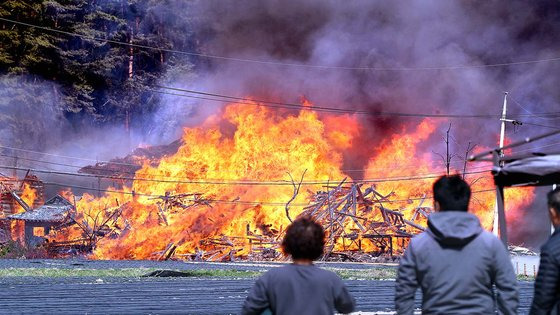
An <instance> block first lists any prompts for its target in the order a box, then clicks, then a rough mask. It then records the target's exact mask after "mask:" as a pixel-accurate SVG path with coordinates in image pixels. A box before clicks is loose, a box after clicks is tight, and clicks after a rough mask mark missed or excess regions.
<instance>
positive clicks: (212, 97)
mask: <svg viewBox="0 0 560 315" xmlns="http://www.w3.org/2000/svg"><path fill="white" fill-rule="evenodd" d="M155 87H157V88H160V89H165V90H171V91H176V92H182V93H190V94H195V95H187V94H181V93H170V92H165V91H158V90H151V89H150V90H149V91H151V92H156V93H162V94H168V95H174V96H181V97H187V98H194V99H203V100H209V101H216V102H222V103H231V102H236V103H239V104H244V105H252V106H259V107H271V108H284V109H295V110H308V111H318V112H329V113H339V114H357V115H369V116H382V117H383V116H391V117H393V116H394V117H420V118H484V119H496V118H500V117H501V116H500V115H496V114H494V115H492V114H480V115H466V114H420V113H399V112H376V111H367V110H355V109H342V108H334V107H324V106H304V105H302V104H296V103H283V102H274V101H268V100H261V99H251V98H246V97H238V96H230V95H224V94H218V93H210V92H204V91H195V90H190V89H183V88H177V87H167V86H162V85H156V86H155ZM198 95H202V96H198ZM216 97H218V98H216ZM539 115H549V116H555V115H557V116H558V117H559V118H560V112H550V113H541V114H539ZM510 116H514V117H533V116H536V117H538V116H537V114H518V115H510Z"/></svg>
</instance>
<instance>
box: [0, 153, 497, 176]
mask: <svg viewBox="0 0 560 315" xmlns="http://www.w3.org/2000/svg"><path fill="white" fill-rule="evenodd" d="M38 153H40V152H38ZM0 156H2V157H8V158H14V159H18V160H24V161H30V162H37V163H44V164H49V165H56V166H64V167H71V168H78V169H81V168H84V167H88V169H91V170H96V171H107V172H111V170H107V169H104V168H101V167H91V166H81V165H74V164H66V163H57V162H51V161H46V160H38V159H31V158H27V157H22V156H16V155H8V154H0ZM459 163H460V164H463V163H464V161H454V162H451V163H450V164H459ZM435 164H437V165H444V163H443V162H441V161H439V162H435ZM432 165H433V164H432ZM138 166H140V165H138ZM486 167H487V166H485V165H479V166H471V167H469V169H470V170H473V169H480V168H486ZM411 168H417V166H416V165H407V166H399V167H398V169H403V170H404V169H411ZM48 169H49V170H52V171H56V170H54V169H51V168H48ZM391 169H396V168H391ZM372 170H380V171H385V170H387V167H384V168H362V169H340V171H341V172H343V173H347V172H366V171H372ZM118 173H124V174H129V175H133V176H135V175H136V171H134V172H131V171H126V170H119V171H118ZM86 174H87V173H86ZM89 174H91V173H89ZM92 175H96V174H92ZM115 176H116V175H115ZM144 176H145V175H144ZM150 176H152V177H154V178H158V177H160V178H173V179H188V178H187V177H176V176H167V175H153V174H150ZM119 178H120V177H119ZM212 180H215V179H212Z"/></svg>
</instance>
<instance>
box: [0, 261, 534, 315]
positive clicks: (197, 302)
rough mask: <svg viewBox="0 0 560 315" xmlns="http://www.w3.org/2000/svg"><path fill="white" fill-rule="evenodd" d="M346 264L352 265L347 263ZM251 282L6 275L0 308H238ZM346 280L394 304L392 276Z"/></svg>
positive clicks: (527, 287)
mask: <svg viewBox="0 0 560 315" xmlns="http://www.w3.org/2000/svg"><path fill="white" fill-rule="evenodd" d="M273 265H274V264H273ZM329 266H331V267H337V266H340V265H337V264H335V265H333V264H330V265H329ZM11 267H13V268H100V269H101V268H102V269H106V268H134V267H147V268H159V269H200V268H204V269H210V268H221V269H224V268H233V269H240V270H266V269H268V268H270V264H268V263H267V264H225V265H224V264H211V263H210V264H208V263H201V264H191V263H181V262H164V263H161V262H110V261H105V262H89V261H56V260H42V261H31V260H29V261H23V260H22V261H18V260H15V261H1V260H0V268H11ZM344 267H345V268H349V267H351V265H348V264H344ZM362 267H363V265H359V266H356V268H362ZM253 282H254V279H224V278H112V277H104V278H99V279H98V278H91V277H60V278H45V277H4V278H0V313H1V314H31V313H33V314H178V313H181V314H235V313H237V312H238V311H239V308H240V305H241V304H242V302H243V300H244V298H245V296H246V295H247V292H248V290H249V288H250V287H251V285H252V284H253ZM345 283H346V284H347V285H348V287H349V290H350V291H351V292H352V294H354V296H355V297H356V299H357V303H358V310H361V311H368V312H373V311H388V310H391V309H392V307H393V292H394V281H373V280H345ZM520 286H521V308H520V314H526V313H527V311H528V307H529V303H530V300H531V297H532V283H531V282H521V283H520Z"/></svg>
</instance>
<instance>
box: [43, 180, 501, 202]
mask: <svg viewBox="0 0 560 315" xmlns="http://www.w3.org/2000/svg"><path fill="white" fill-rule="evenodd" d="M43 184H45V185H52V186H60V187H68V188H76V189H84V190H89V191H96V192H106V193H114V194H122V195H131V196H133V197H134V196H142V197H153V198H161V197H164V196H163V195H153V194H145V193H138V192H128V191H119V190H109V189H97V188H91V187H84V186H76V185H66V184H61V183H57V182H43ZM494 191H495V190H494V189H483V190H475V191H473V192H472V193H473V194H476V193H486V192H494ZM429 198H432V196H424V197H416V198H407V199H400V200H387V201H383V202H382V203H398V202H409V201H419V200H425V199H429ZM187 200H189V199H187ZM204 200H205V201H209V202H214V203H223V204H242V205H253V206H258V205H263V206H285V205H286V203H282V202H266V201H263V202H260V201H243V200H224V199H211V198H210V199H207V198H204ZM189 201H195V200H194V199H192V200H189ZM358 203H359V204H360V202H358ZM310 205H311V204H309V203H299V204H298V203H296V204H290V206H294V207H307V206H310Z"/></svg>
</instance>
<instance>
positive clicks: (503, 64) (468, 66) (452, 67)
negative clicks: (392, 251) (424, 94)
mask: <svg viewBox="0 0 560 315" xmlns="http://www.w3.org/2000/svg"><path fill="white" fill-rule="evenodd" d="M0 21H4V22H8V23H13V24H17V25H22V26H26V27H31V28H35V29H39V30H43V31H48V32H53V33H59V34H64V35H67V36H75V37H79V38H82V39H88V40H93V41H98V42H106V43H111V44H117V45H122V46H125V47H134V48H140V49H149V50H156V51H158V52H167V53H174V54H180V55H186V56H193V57H202V58H208V59H216V60H225V61H235V62H244V63H254V64H261V65H274V66H286V67H302V68H315V69H335V70H370V71H404V72H410V71H436V70H464V69H477V68H499V67H506V66H517V65H528V64H538V63H546V62H556V61H560V57H553V58H543V59H533V60H522V61H514V62H500V63H491V64H463V65H450V66H435V67H351V66H329V65H318V64H302V63H289V62H279V61H269V60H258V59H246V58H236V57H227V56H220V55H212V54H204V53H197V52H189V51H181V50H175V49H169V48H161V47H154V46H148V45H141V44H134V43H127V42H123V41H117V40H112V39H106V38H100V37H95V36H88V35H84V34H78V33H74V32H68V31H63V30H59V29H54V28H49V27H45V26H39V25H35V24H31V23H25V22H20V21H16V20H11V19H7V18H3V17H0Z"/></svg>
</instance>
